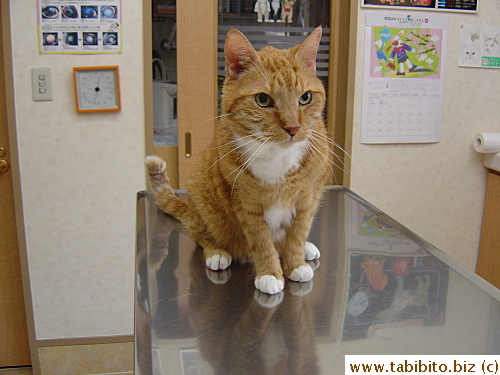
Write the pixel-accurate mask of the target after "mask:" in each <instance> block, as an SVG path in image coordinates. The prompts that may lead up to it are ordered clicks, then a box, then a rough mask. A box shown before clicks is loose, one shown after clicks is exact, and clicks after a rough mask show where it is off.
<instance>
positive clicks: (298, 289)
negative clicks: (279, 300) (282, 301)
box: [287, 280, 313, 297]
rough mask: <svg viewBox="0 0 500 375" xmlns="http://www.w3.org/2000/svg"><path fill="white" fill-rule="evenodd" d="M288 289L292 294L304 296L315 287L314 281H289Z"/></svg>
mask: <svg viewBox="0 0 500 375" xmlns="http://www.w3.org/2000/svg"><path fill="white" fill-rule="evenodd" d="M287 285H288V290H289V291H290V294H291V295H292V296H297V297H302V296H305V295H306V294H309V293H310V292H311V290H312V288H313V282H312V280H311V281H308V282H306V283H298V282H296V281H289V282H288V283H287Z"/></svg>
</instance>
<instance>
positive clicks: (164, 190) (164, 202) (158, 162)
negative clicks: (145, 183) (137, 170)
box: [144, 155, 188, 224]
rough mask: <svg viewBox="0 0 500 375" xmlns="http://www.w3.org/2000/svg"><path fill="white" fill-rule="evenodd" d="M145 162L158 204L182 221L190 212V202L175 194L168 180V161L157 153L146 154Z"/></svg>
mask: <svg viewBox="0 0 500 375" xmlns="http://www.w3.org/2000/svg"><path fill="white" fill-rule="evenodd" d="M144 164H145V165H146V168H147V170H148V176H149V182H150V184H151V188H152V191H153V195H154V197H155V199H156V204H157V205H158V207H160V208H161V209H162V210H163V211H165V212H166V213H167V214H169V215H172V216H173V217H175V218H176V219H177V220H179V221H180V222H181V223H183V224H184V221H185V219H186V216H187V214H188V213H187V212H188V204H187V202H186V201H183V200H182V199H180V198H179V197H178V196H177V195H175V192H174V190H173V189H172V187H171V186H170V184H169V182H168V176H167V163H165V160H163V159H162V158H160V157H159V156H156V155H150V156H146V159H145V160H144Z"/></svg>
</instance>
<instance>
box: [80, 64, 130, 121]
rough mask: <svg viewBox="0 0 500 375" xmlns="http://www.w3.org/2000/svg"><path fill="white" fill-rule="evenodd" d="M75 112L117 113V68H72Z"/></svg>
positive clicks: (118, 106)
mask: <svg viewBox="0 0 500 375" xmlns="http://www.w3.org/2000/svg"><path fill="white" fill-rule="evenodd" d="M73 78H74V81H75V97H76V111H77V112H102V111H119V110H120V109H121V104H120V80H119V76H118V66H92V67H81V68H73Z"/></svg>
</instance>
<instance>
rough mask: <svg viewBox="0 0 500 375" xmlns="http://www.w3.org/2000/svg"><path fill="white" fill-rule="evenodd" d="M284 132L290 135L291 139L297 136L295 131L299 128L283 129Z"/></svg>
mask: <svg viewBox="0 0 500 375" xmlns="http://www.w3.org/2000/svg"><path fill="white" fill-rule="evenodd" d="M284 129H285V131H286V132H287V133H288V134H290V135H291V136H292V137H293V136H294V135H295V134H297V131H298V130H299V127H298V126H297V127H293V128H284Z"/></svg>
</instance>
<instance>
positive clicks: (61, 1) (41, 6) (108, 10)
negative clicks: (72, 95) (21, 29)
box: [37, 0, 122, 54]
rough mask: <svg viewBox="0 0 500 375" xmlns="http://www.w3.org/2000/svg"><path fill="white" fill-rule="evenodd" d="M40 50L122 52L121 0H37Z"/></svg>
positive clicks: (81, 52)
mask: <svg viewBox="0 0 500 375" xmlns="http://www.w3.org/2000/svg"><path fill="white" fill-rule="evenodd" d="M37 12H38V34H39V36H38V40H39V45H40V52H41V53H68V54H71V53H75V54H95V53H121V44H122V41H121V25H122V23H121V12H122V7H121V0H92V1H88V0H38V1H37Z"/></svg>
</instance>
